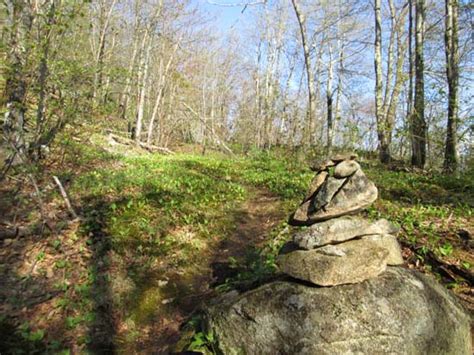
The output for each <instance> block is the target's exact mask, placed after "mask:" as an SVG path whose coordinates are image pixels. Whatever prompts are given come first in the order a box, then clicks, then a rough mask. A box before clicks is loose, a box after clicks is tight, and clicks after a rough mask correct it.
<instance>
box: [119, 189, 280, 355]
mask: <svg viewBox="0 0 474 355" xmlns="http://www.w3.org/2000/svg"><path fill="white" fill-rule="evenodd" d="M249 195H250V197H249V198H248V199H247V200H246V201H244V202H243V203H242V205H241V206H240V208H239V209H237V210H236V211H235V212H234V213H233V216H232V218H233V220H234V223H235V230H234V231H233V233H231V234H230V235H228V236H225V237H222V238H221V239H220V240H219V241H217V242H215V243H214V244H211V245H209V249H208V252H207V253H206V254H207V255H203V258H202V259H201V260H200V262H199V263H198V264H196V265H195V270H194V271H195V272H194V273H193V274H192V275H187V274H178V273H176V274H169V275H168V280H167V282H168V284H167V286H166V288H167V298H168V299H170V300H172V301H170V303H169V304H163V305H160V308H162V310H160V311H159V313H160V314H161V317H160V318H159V319H156V322H154V323H153V325H152V326H151V327H150V328H149V329H147V330H146V331H145V333H144V334H143V336H141V337H140V339H141V341H139V342H138V343H135V344H129V346H131V347H132V348H133V349H131V348H129V347H127V346H126V349H124V351H126V352H130V351H131V352H139V353H153V354H157V353H158V354H167V353H170V351H171V349H173V347H174V345H175V344H176V342H177V341H178V340H179V338H180V335H181V331H180V326H181V325H182V324H183V323H184V322H186V320H187V319H189V317H190V316H192V315H193V314H194V313H195V312H196V311H198V310H199V309H200V308H201V307H202V306H203V305H204V304H205V303H206V302H207V301H208V300H209V299H211V298H212V297H214V296H215V295H216V294H217V292H216V291H215V290H214V288H213V286H215V285H218V284H220V283H222V282H224V281H225V279H226V278H227V277H229V276H231V275H230V274H229V273H232V272H234V273H235V272H236V270H235V269H232V268H231V267H230V266H229V265H230V263H229V258H235V259H236V260H238V261H239V262H245V257H246V255H247V254H248V252H249V251H251V250H253V249H255V248H256V247H257V248H258V247H260V246H262V245H263V244H264V243H265V241H267V240H268V238H269V234H270V232H271V231H272V230H273V229H274V228H275V227H276V226H277V225H278V224H280V223H281V222H282V221H283V220H285V218H286V215H285V211H284V209H283V208H282V204H281V201H280V200H279V198H278V197H275V196H272V195H271V194H270V193H269V192H267V191H265V190H257V189H253V188H252V189H251V190H250V191H249ZM119 342H120V341H119ZM118 348H119V349H120V348H121V346H120V344H119V346H118ZM120 350H122V349H120Z"/></svg>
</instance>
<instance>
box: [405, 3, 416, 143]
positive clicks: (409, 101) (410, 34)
mask: <svg viewBox="0 0 474 355" xmlns="http://www.w3.org/2000/svg"><path fill="white" fill-rule="evenodd" d="M408 14H409V15H408V60H409V69H408V71H409V72H408V80H409V83H408V97H407V114H406V126H407V127H408V129H409V137H410V144H411V145H412V146H413V144H414V143H413V135H412V125H413V67H414V65H413V64H414V63H413V0H408Z"/></svg>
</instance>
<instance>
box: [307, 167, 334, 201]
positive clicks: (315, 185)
mask: <svg viewBox="0 0 474 355" xmlns="http://www.w3.org/2000/svg"><path fill="white" fill-rule="evenodd" d="M327 176H328V173H327V171H321V172H320V173H318V174H316V175H315V176H314V178H313V180H311V184H310V185H309V189H308V191H307V192H306V196H305V198H304V201H307V200H309V199H310V198H311V197H312V196H313V195H314V193H315V192H316V191H317V190H318V189H319V188H320V187H321V185H322V184H323V183H324V182H325V181H326V178H327Z"/></svg>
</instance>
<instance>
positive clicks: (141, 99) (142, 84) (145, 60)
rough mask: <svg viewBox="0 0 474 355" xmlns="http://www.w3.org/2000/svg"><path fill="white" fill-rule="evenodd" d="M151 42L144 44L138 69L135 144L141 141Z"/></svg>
mask: <svg viewBox="0 0 474 355" xmlns="http://www.w3.org/2000/svg"><path fill="white" fill-rule="evenodd" d="M147 35H148V31H147V32H146V33H145V37H144V42H145V43H146V42H147V37H148V36H147ZM152 42H153V41H152V40H151V39H149V40H148V43H147V44H145V53H144V54H143V57H142V63H141V65H140V69H139V72H140V73H139V77H140V79H141V80H139V83H138V85H139V89H138V103H137V119H136V123H135V142H137V143H139V142H140V140H141V133H142V126H143V115H144V111H145V96H146V95H145V93H146V88H147V81H148V68H149V65H150V63H149V62H150V51H151V46H152Z"/></svg>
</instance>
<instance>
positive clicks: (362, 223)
mask: <svg viewBox="0 0 474 355" xmlns="http://www.w3.org/2000/svg"><path fill="white" fill-rule="evenodd" d="M356 159H357V156H356V155H355V154H348V155H338V156H335V157H333V158H332V159H330V160H328V161H326V162H324V163H323V164H321V165H320V166H319V167H317V168H316V169H315V170H316V176H315V177H314V178H313V180H312V182H311V185H310V188H309V190H308V192H307V194H306V197H305V198H304V200H303V203H302V204H301V205H300V206H299V208H298V209H297V210H296V212H295V213H294V215H293V216H292V218H291V223H292V224H295V225H306V226H309V227H308V228H306V229H304V230H302V231H299V232H297V233H296V234H295V235H294V236H293V243H294V244H295V245H296V247H297V248H298V249H300V250H296V251H292V252H290V253H287V254H284V255H281V256H280V257H279V260H278V263H279V266H280V269H281V270H282V271H283V272H284V273H286V274H288V275H290V276H292V277H294V278H297V279H300V280H304V281H309V282H311V283H314V284H316V285H319V286H335V285H340V284H352V283H358V282H362V281H364V280H367V279H369V278H374V277H376V276H378V275H379V274H381V273H382V272H384V271H385V269H386V267H387V265H401V264H403V258H402V255H401V250H400V246H399V244H398V241H397V238H396V236H395V235H396V234H397V233H398V228H397V227H395V226H394V225H393V224H392V223H390V222H389V221H387V220H386V219H379V220H377V221H375V222H370V221H368V220H366V219H364V218H362V217H358V216H350V215H351V214H354V213H356V212H359V211H360V210H362V209H364V208H366V207H368V206H369V205H370V204H372V203H373V202H374V201H375V200H376V199H377V188H376V187H375V185H374V183H373V182H372V181H370V180H369V179H368V178H367V176H366V175H365V174H364V172H363V171H362V169H361V167H360V165H359V164H358V163H357V161H356Z"/></svg>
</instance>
